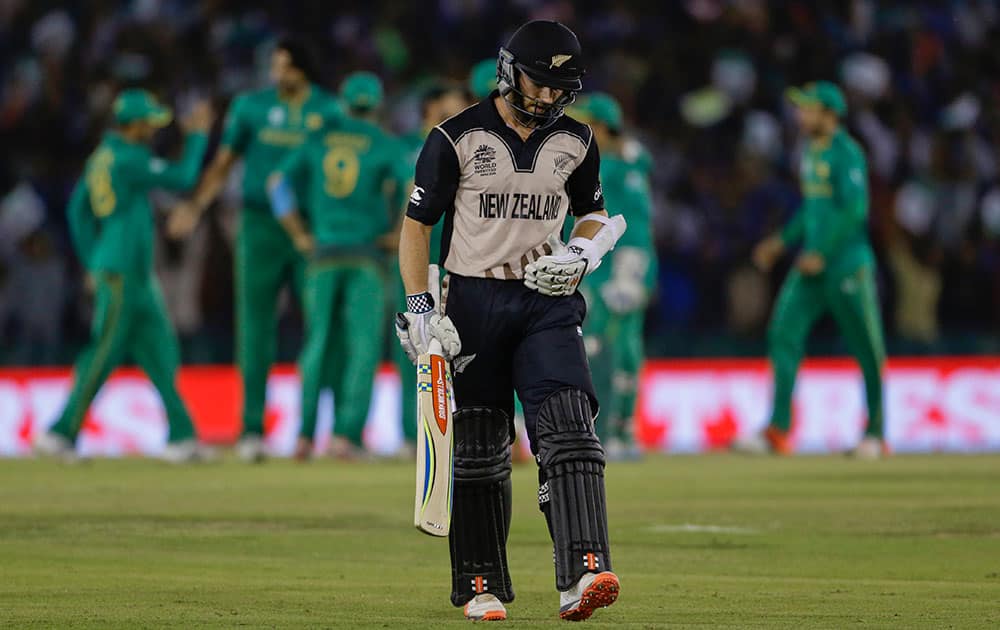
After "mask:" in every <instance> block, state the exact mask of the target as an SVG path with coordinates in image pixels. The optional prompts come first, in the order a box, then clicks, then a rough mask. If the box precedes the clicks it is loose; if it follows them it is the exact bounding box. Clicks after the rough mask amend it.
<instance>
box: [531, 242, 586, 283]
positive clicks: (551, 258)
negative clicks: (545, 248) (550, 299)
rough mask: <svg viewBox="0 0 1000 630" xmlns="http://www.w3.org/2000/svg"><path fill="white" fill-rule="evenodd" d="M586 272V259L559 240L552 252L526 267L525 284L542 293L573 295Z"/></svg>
mask: <svg viewBox="0 0 1000 630" xmlns="http://www.w3.org/2000/svg"><path fill="white" fill-rule="evenodd" d="M550 243H552V241H550ZM586 272H587V261H586V259H584V258H581V257H580V253H579V252H575V251H572V250H570V249H567V248H566V246H565V245H563V244H562V243H559V242H558V241H557V242H556V243H555V244H554V246H553V251H552V253H551V254H549V255H548V256H542V257H541V258H539V259H538V260H536V261H535V262H533V263H528V266H527V267H525V268H524V286H526V287H528V288H529V289H531V290H532V291H538V292H539V293H541V294H542V295H551V296H554V297H555V296H560V295H572V294H573V293H574V292H575V291H576V287H577V286H578V285H579V284H580V280H581V279H582V278H583V274H584V273H586Z"/></svg>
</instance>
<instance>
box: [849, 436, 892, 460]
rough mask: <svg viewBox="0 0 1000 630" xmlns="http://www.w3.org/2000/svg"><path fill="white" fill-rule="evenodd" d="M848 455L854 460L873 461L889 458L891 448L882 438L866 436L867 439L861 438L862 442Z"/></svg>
mask: <svg viewBox="0 0 1000 630" xmlns="http://www.w3.org/2000/svg"><path fill="white" fill-rule="evenodd" d="M847 454H848V456H850V457H853V458H854V459H863V460H868V461H872V460H876V459H882V458H883V457H888V456H889V447H888V446H887V445H886V443H885V441H884V440H882V439H881V438H877V437H875V436H872V435H866V436H865V437H863V438H861V441H860V442H858V445H857V446H855V447H854V448H853V449H851V450H850V451H848V453H847Z"/></svg>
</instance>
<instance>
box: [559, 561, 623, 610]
mask: <svg viewBox="0 0 1000 630" xmlns="http://www.w3.org/2000/svg"><path fill="white" fill-rule="evenodd" d="M620 590H621V585H620V584H619V582H618V576H617V575H615V574H614V573H612V572H611V571H604V572H602V573H584V574H583V577H581V578H580V579H579V581H577V583H576V584H575V585H574V586H573V588H571V589H569V590H568V591H560V593H559V617H560V618H562V619H565V620H567V621H583V620H584V619H589V618H590V616H591V615H593V614H594V611H595V610H597V609H598V608H607V607H608V606H610V605H611V604H613V603H615V601H616V600H617V599H618V591H620Z"/></svg>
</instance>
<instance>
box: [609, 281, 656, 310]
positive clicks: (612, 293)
mask: <svg viewBox="0 0 1000 630" xmlns="http://www.w3.org/2000/svg"><path fill="white" fill-rule="evenodd" d="M600 292H601V299H603V300H604V304H605V305H607V307H608V310H609V311H611V312H612V313H616V314H619V315H620V314H622V313H630V312H632V311H634V310H636V309H637V308H640V307H642V305H643V304H644V303H645V302H646V288H645V287H644V286H642V284H640V283H638V282H633V281H630V280H626V279H624V278H622V279H613V280H610V281H608V282H605V283H604V284H602V285H601V288H600Z"/></svg>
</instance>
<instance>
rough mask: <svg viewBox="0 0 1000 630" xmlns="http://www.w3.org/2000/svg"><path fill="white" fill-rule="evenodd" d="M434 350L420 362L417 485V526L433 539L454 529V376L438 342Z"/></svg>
mask: <svg viewBox="0 0 1000 630" xmlns="http://www.w3.org/2000/svg"><path fill="white" fill-rule="evenodd" d="M435 346H437V347H435ZM430 350H431V351H430V352H428V353H427V354H422V355H420V357H419V359H418V360H417V484H416V495H415V501H414V507H413V525H414V526H415V527H416V528H417V529H418V530H420V531H422V532H424V533H426V534H430V535H431V536H447V535H448V531H449V529H450V527H451V504H452V483H453V479H452V477H453V468H452V467H453V456H454V444H453V427H452V417H451V394H450V389H451V375H450V371H449V367H448V362H447V361H445V359H444V357H443V356H441V354H440V346H438V345H437V344H436V342H434V343H432V344H431V348H430ZM435 351H436V352H435Z"/></svg>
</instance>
